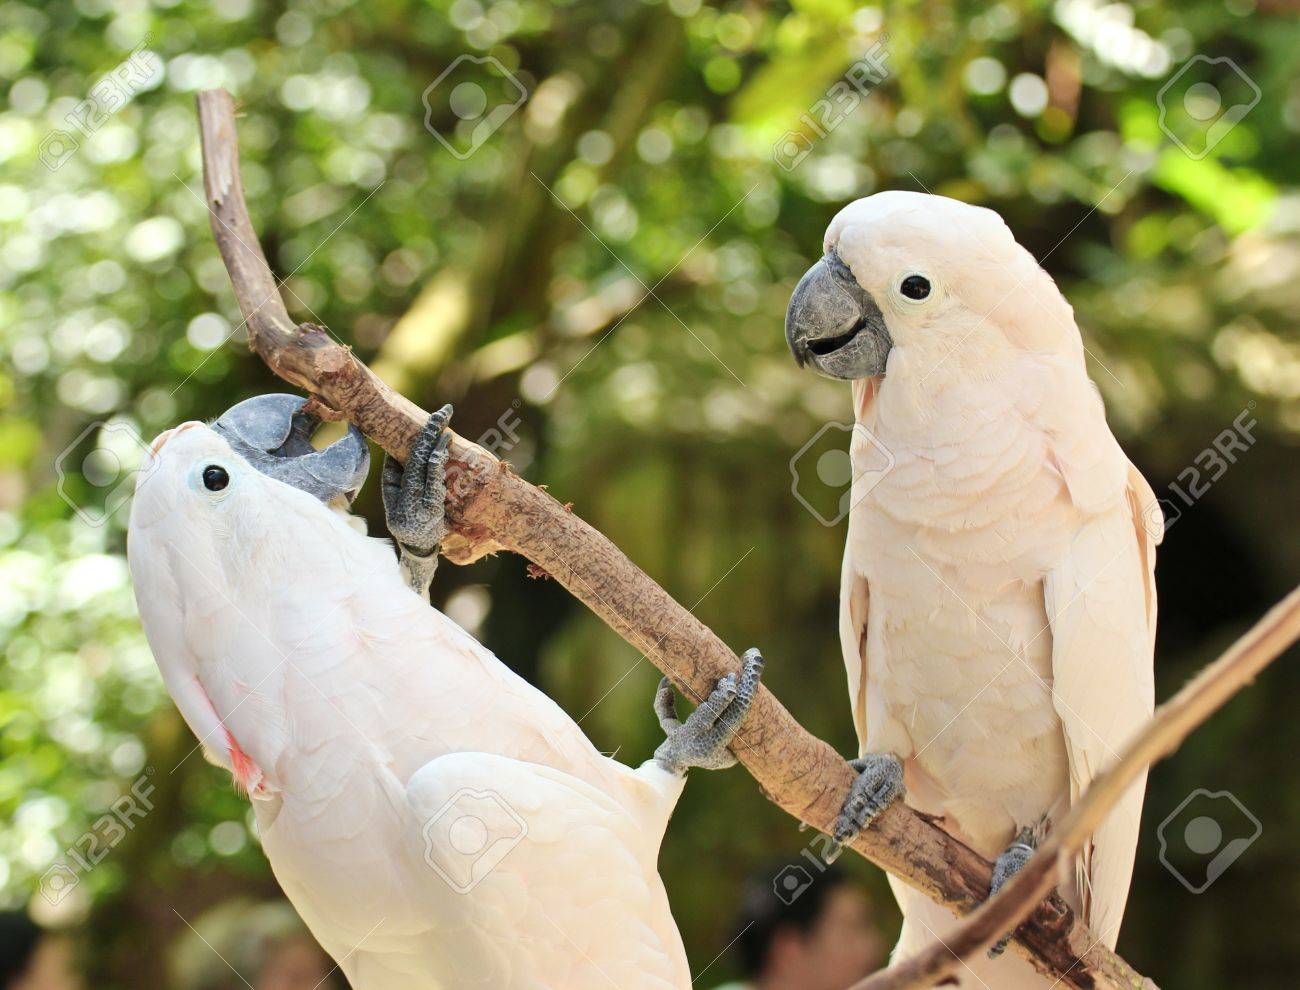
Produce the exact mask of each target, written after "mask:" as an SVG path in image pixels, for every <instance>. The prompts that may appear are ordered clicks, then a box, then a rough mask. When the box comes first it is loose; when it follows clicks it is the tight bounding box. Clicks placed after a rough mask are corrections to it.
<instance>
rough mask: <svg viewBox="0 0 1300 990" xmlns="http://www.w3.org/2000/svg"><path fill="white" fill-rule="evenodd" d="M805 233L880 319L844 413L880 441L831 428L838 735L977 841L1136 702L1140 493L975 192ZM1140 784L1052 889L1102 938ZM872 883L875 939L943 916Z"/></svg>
mask: <svg viewBox="0 0 1300 990" xmlns="http://www.w3.org/2000/svg"><path fill="white" fill-rule="evenodd" d="M826 242H827V249H828V250H829V249H835V250H837V251H838V253H839V255H840V257H841V258H842V259H843V260H844V261H845V263H846V264H848V265H849V267H850V269H851V270H852V271H853V273H854V277H855V278H856V279H857V280H858V281H859V282H860V283H861V284H862V285H863V287H864V288H865V289H867V290H868V291H869V292H870V293H871V294H872V296H873V298H875V299H876V300H877V302H878V303H879V305H880V306H881V309H882V311H883V312H884V314H885V319H886V322H887V324H888V326H889V329H890V332H891V335H892V338H893V348H892V350H891V352H890V354H889V359H888V364H887V367H886V373H885V375H884V377H883V379H872V380H867V381H859V382H854V383H853V393H854V409H855V415H856V418H857V421H858V423H859V424H860V425H861V426H862V427H865V428H866V429H867V430H869V431H871V434H872V435H873V436H874V437H875V438H876V441H877V442H879V443H883V444H884V446H885V447H886V448H888V449H889V451H890V453H891V454H892V456H893V458H894V465H893V467H892V469H891V470H890V471H888V472H887V473H885V474H884V475H883V477H882V476H880V475H878V474H876V473H873V472H872V471H871V470H870V467H871V465H872V461H871V460H870V458H875V459H877V460H878V457H879V455H878V454H875V453H874V452H873V451H871V450H870V444H868V443H866V442H865V441H862V440H860V439H859V438H855V441H854V450H853V457H854V461H855V465H860V469H859V470H855V476H857V479H858V480H855V483H854V484H855V489H854V491H853V493H852V503H853V508H852V510H851V512H850V516H849V535H848V546H847V549H846V558H845V566H844V574H843V579H842V584H841V615H840V637H841V642H842V645H843V648H844V656H845V663H846V666H847V668H848V680H849V689H850V696H851V701H852V706H853V713H854V721H855V725H856V726H857V729H858V735H859V742H860V747H861V751H862V752H863V753H867V752H871V753H882V752H888V753H894V754H896V755H898V756H899V757H900V758H901V759H903V761H904V771H905V778H906V783H907V787H908V798H907V799H908V801H909V803H911V804H913V805H914V806H915V807H918V808H920V809H921V810H924V811H927V812H930V813H932V814H936V815H942V816H943V817H944V826H945V827H946V828H948V829H949V830H950V831H952V832H953V833H954V834H957V835H958V836H960V837H961V838H963V839H964V840H965V841H967V842H970V843H971V844H972V845H973V846H974V847H975V848H976V849H978V850H979V851H980V852H981V853H982V854H984V855H985V856H987V857H989V858H992V857H994V856H996V855H997V854H998V853H1000V852H1001V851H1002V850H1003V849H1004V848H1005V847H1006V845H1007V844H1008V843H1009V842H1010V841H1011V839H1012V838H1013V837H1014V835H1015V833H1016V831H1017V830H1018V829H1019V828H1021V827H1024V826H1034V825H1037V824H1038V823H1039V822H1040V821H1045V822H1046V824H1047V827H1050V823H1051V821H1053V820H1055V819H1057V818H1059V816H1060V815H1061V814H1063V813H1064V812H1065V810H1067V809H1068V807H1069V805H1070V804H1071V803H1072V802H1073V801H1076V800H1077V799H1078V796H1079V794H1080V793H1082V791H1083V790H1084V789H1085V788H1086V787H1087V785H1088V783H1089V781H1091V780H1092V778H1093V777H1094V776H1095V775H1096V773H1097V772H1098V771H1099V770H1100V769H1101V768H1102V767H1103V766H1104V765H1105V764H1106V763H1107V762H1108V761H1109V760H1111V759H1113V754H1114V753H1115V752H1116V751H1118V750H1119V749H1120V748H1121V747H1122V746H1123V744H1124V742H1125V741H1126V740H1127V739H1128V737H1129V736H1130V734H1131V733H1132V732H1133V731H1134V730H1135V729H1136V728H1137V727H1139V726H1140V725H1141V723H1142V722H1143V721H1144V720H1145V719H1146V718H1147V717H1149V715H1150V713H1151V711H1152V707H1153V687H1152V685H1153V676H1152V654H1153V649H1154V634H1155V589H1154V583H1153V577H1152V569H1153V567H1154V561H1155V550H1154V544H1155V542H1157V541H1158V535H1159V534H1155V535H1154V537H1153V535H1152V534H1149V533H1148V532H1147V531H1146V530H1145V529H1144V528H1143V526H1142V519H1143V514H1144V513H1146V512H1148V510H1149V509H1150V506H1151V504H1152V502H1153V501H1154V499H1153V497H1152V495H1151V492H1150V489H1149V488H1147V486H1146V483H1145V482H1144V481H1143V480H1142V479H1141V476H1140V475H1138V473H1137V471H1136V470H1135V469H1134V468H1133V467H1132V466H1131V465H1130V464H1129V463H1128V461H1127V459H1126V458H1125V457H1124V454H1123V452H1122V451H1121V450H1120V448H1119V446H1118V444H1117V443H1116V442H1115V439H1114V437H1113V436H1112V435H1111V433H1110V430H1109V428H1108V427H1107V425H1106V421H1105V414H1104V410H1103V408H1102V404H1101V400H1100V397H1099V396H1098V394H1097V392H1096V389H1095V387H1094V386H1093V384H1092V383H1091V382H1090V381H1089V380H1088V377H1087V373H1086V369H1085V366H1084V360H1083V353H1084V352H1083V348H1082V341H1081V338H1080V336H1079V332H1078V329H1077V327H1076V326H1075V324H1074V319H1073V314H1072V312H1071V310H1070V307H1069V305H1068V304H1067V303H1066V302H1065V300H1064V299H1063V298H1062V297H1061V295H1060V293H1059V292H1058V291H1057V289H1056V287H1055V285H1054V284H1053V283H1052V281H1051V279H1050V278H1049V277H1048V276H1047V275H1046V273H1044V272H1043V271H1042V270H1041V269H1040V268H1039V267H1038V266H1037V264H1036V263H1035V262H1034V260H1033V258H1032V257H1031V256H1030V255H1029V254H1028V252H1026V251H1024V250H1023V249H1022V248H1021V247H1020V246H1019V245H1017V244H1016V243H1015V241H1014V239H1013V238H1012V236H1011V233H1010V231H1009V230H1007V228H1006V225H1005V224H1003V223H1002V221H1001V219H1000V218H999V217H997V215H996V214H994V213H992V212H991V211H988V210H984V209H980V208H976V207H970V206H967V205H965V204H962V203H957V202H955V201H953V200H947V199H943V198H942V197H936V196H923V195H919V194H911V193H883V194H880V195H877V196H873V197H870V198H868V199H866V200H860V201H858V202H857V203H854V204H852V205H850V206H848V207H846V208H845V209H844V210H842V211H841V212H840V214H839V215H838V216H837V217H836V218H835V220H834V221H833V222H832V224H831V227H830V229H829V230H828V232H827V238H826ZM909 271H924V272H926V273H927V274H928V275H929V276H930V277H931V279H932V281H933V283H934V285H935V290H934V292H933V296H932V298H930V299H927V300H926V302H925V303H924V304H922V305H919V306H918V305H915V304H913V303H911V302H909V301H906V300H901V299H900V298H899V297H898V295H897V293H896V292H895V291H894V289H895V287H896V286H897V284H898V280H899V277H900V274H905V273H907V272H909ZM868 481H869V482H870V483H871V484H870V486H868V484H866V482H868ZM1142 791H1143V785H1142V784H1135V785H1134V787H1133V789H1132V791H1131V792H1130V793H1129V794H1128V795H1127V796H1126V797H1125V799H1124V800H1123V801H1122V802H1121V804H1120V805H1119V806H1118V807H1117V808H1116V809H1115V811H1114V812H1113V813H1112V814H1111V815H1110V816H1109V817H1108V818H1107V819H1106V821H1105V822H1104V823H1103V825H1102V826H1101V828H1100V829H1099V830H1098V831H1097V833H1096V835H1095V836H1094V837H1093V840H1092V843H1091V844H1090V846H1089V848H1088V850H1087V851H1086V853H1085V855H1084V856H1083V857H1081V858H1080V860H1079V864H1078V869H1077V871H1076V875H1075V876H1074V877H1073V878H1071V880H1070V882H1068V883H1066V884H1064V886H1063V888H1062V893H1063V894H1064V895H1065V896H1066V897H1067V898H1068V899H1071V900H1073V901H1074V902H1075V905H1076V907H1078V908H1079V909H1081V910H1082V911H1083V912H1084V917H1085V920H1086V921H1087V922H1088V923H1089V924H1090V925H1091V926H1092V928H1093V930H1094V932H1095V933H1096V934H1097V935H1098V936H1100V937H1101V938H1102V939H1103V940H1104V941H1105V942H1106V943H1107V944H1109V945H1112V946H1113V945H1114V942H1115V938H1116V937H1117V935H1118V931H1119V923H1120V920H1121V918H1122V915H1123V910H1124V904H1125V900H1126V898H1127V894H1128V887H1129V878H1130V874H1131V872H1132V866H1133V858H1134V850H1135V847H1136V843H1137V834H1138V819H1139V817H1140V813H1141V805H1142ZM895 890H896V893H898V895H899V902H900V905H901V906H902V908H903V911H904V917H905V922H904V930H903V935H902V937H901V939H900V943H899V946H898V949H897V950H896V953H897V954H900V955H907V954H910V953H911V952H914V951H916V950H918V949H919V948H921V947H922V946H925V945H928V944H930V943H932V942H933V940H934V939H935V937H937V936H941V935H942V934H943V931H944V930H946V928H947V927H948V926H950V925H951V924H952V923H953V919H952V916H951V915H950V914H949V913H948V912H947V911H946V910H945V909H942V908H938V907H936V906H934V905H933V904H931V903H930V902H928V901H926V900H925V899H924V898H923V897H921V896H920V895H917V894H916V893H915V892H910V891H903V890H902V889H901V886H900V885H895ZM973 966H974V968H975V971H976V973H977V974H978V977H979V979H980V980H983V981H985V982H986V985H988V986H997V987H999V988H1000V990H1001V988H1018V987H1026V988H1030V987H1037V988H1039V990H1042V988H1045V987H1046V986H1048V984H1049V983H1050V981H1042V980H1041V978H1040V977H1038V976H1037V975H1036V974H1034V973H1033V971H1032V970H1030V969H1029V968H1028V967H1027V966H1025V964H1024V963H1023V962H1021V961H1020V960H1017V959H1014V958H1010V957H1003V958H1001V959H999V960H995V961H990V960H982V959H981V960H979V961H978V962H976V963H973ZM960 979H962V981H963V982H962V984H961V985H963V986H966V985H967V984H968V983H970V985H972V986H978V985H979V983H978V982H977V981H973V980H971V979H970V973H969V972H966V973H963V974H962V975H961V977H960Z"/></svg>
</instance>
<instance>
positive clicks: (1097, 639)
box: [1044, 376, 1160, 948]
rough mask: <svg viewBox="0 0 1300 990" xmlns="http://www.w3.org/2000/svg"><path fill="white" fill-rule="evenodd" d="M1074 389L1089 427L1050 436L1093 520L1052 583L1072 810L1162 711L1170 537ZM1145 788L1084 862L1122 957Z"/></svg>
mask: <svg viewBox="0 0 1300 990" xmlns="http://www.w3.org/2000/svg"><path fill="white" fill-rule="evenodd" d="M1072 377H1073V376H1072ZM1080 377H1081V376H1080ZM1078 380H1079V379H1078V378H1077V377H1075V378H1073V381H1074V382H1078ZM1084 382H1086V379H1085V380H1084ZM1057 385H1058V386H1059V387H1061V388H1063V389H1064V388H1070V387H1072V383H1071V384H1066V383H1062V382H1060V381H1058V382H1057ZM1074 387H1076V388H1078V395H1079V403H1078V417H1077V419H1076V420H1075V421H1074V422H1073V423H1072V424H1070V425H1069V426H1064V425H1063V428H1062V430H1061V431H1060V432H1059V433H1052V434H1050V435H1049V449H1050V452H1051V456H1052V458H1053V461H1054V463H1055V464H1056V465H1057V467H1058V468H1059V469H1060V470H1061V473H1062V476H1063V478H1064V480H1065V485H1066V489H1067V492H1068V495H1069V498H1070V501H1071V502H1072V503H1073V504H1074V506H1075V508H1076V509H1078V510H1079V512H1080V513H1081V516H1082V518H1083V522H1082V524H1081V525H1080V527H1079V528H1078V530H1077V531H1076V532H1075V534H1074V538H1073V540H1072V542H1071V544H1070V546H1069V548H1068V550H1067V552H1066V553H1065V554H1064V556H1063V557H1062V559H1061V560H1060V562H1059V563H1057V565H1056V566H1055V567H1054V568H1053V569H1052V570H1050V571H1049V572H1048V574H1047V576H1046V579H1045V581H1044V599H1045V602H1044V604H1045V607H1046V612H1047V617H1048V622H1049V624H1050V627H1051V634H1052V677H1053V685H1052V700H1053V704H1054V705H1055V708H1056V712H1057V715H1058V716H1059V717H1060V719H1061V723H1062V727H1063V728H1064V731H1065V742H1066V752H1067V755H1068V757H1069V763H1070V801H1071V803H1074V802H1075V801H1077V800H1078V798H1079V795H1080V794H1082V792H1083V791H1084V790H1085V789H1086V788H1087V786H1088V784H1089V783H1090V782H1091V781H1092V779H1093V778H1094V777H1095V776H1096V775H1097V774H1098V773H1099V772H1100V771H1101V770H1102V769H1103V768H1104V767H1105V766H1107V765H1108V764H1110V763H1112V762H1113V761H1114V760H1116V758H1117V754H1118V753H1119V751H1120V750H1121V749H1122V748H1123V746H1124V744H1125V743H1126V742H1127V741H1128V740H1129V738H1130V737H1131V736H1132V735H1133V733H1134V732H1135V731H1136V730H1137V729H1138V728H1140V727H1141V725H1142V724H1143V723H1144V722H1145V721H1146V720H1147V719H1148V718H1150V716H1151V713H1152V711H1153V710H1154V706H1155V686H1154V678H1155V675H1154V670H1153V660H1152V658H1153V653H1154V649H1155V619H1156V614H1155V613H1156V598H1155V581H1154V566H1155V544H1156V543H1157V542H1158V541H1159V537H1160V533H1159V531H1158V530H1156V531H1153V530H1152V528H1151V527H1150V526H1149V525H1145V523H1146V522H1147V520H1146V519H1145V518H1144V514H1143V510H1146V509H1149V507H1150V506H1151V504H1152V503H1153V502H1154V496H1152V494H1151V490H1150V488H1149V487H1148V486H1147V484H1146V482H1145V481H1144V480H1143V478H1142V476H1141V475H1140V474H1139V473H1138V472H1137V469H1136V468H1134V467H1133V466H1132V465H1131V464H1130V463H1129V462H1128V460H1127V458H1125V457H1124V454H1123V452H1122V451H1121V450H1120V448H1119V445H1118V444H1117V443H1116V442H1115V440H1114V437H1113V436H1112V435H1111V433H1110V431H1109V429H1108V428H1107V427H1106V424H1105V420H1104V413H1102V412H1101V402H1100V398H1099V397H1097V396H1096V394H1095V392H1094V391H1093V390H1092V386H1091V384H1090V383H1087V384H1086V386H1084V387H1079V386H1077V385H1075V386H1074ZM1145 787H1146V775H1145V774H1144V775H1143V776H1142V777H1141V778H1140V779H1139V780H1137V781H1135V782H1134V783H1133V785H1132V786H1131V787H1130V788H1129V790H1128V791H1127V792H1126V794H1125V796H1124V797H1123V798H1122V799H1121V801H1120V802H1119V803H1118V804H1117V805H1116V806H1115V808H1114V809H1113V810H1112V811H1111V813H1110V814H1109V815H1108V816H1107V818H1106V820H1105V821H1104V822H1103V823H1102V824H1101V826H1100V827H1099V828H1098V829H1097V831H1096V832H1095V833H1094V834H1093V836H1092V839H1091V841H1090V842H1089V844H1088V845H1087V846H1085V847H1084V850H1083V854H1082V855H1081V857H1080V859H1079V861H1078V864H1077V883H1078V888H1079V898H1080V902H1081V906H1082V909H1083V912H1084V917H1085V918H1086V919H1087V921H1088V924H1089V926H1090V927H1091V928H1092V930H1093V931H1094V932H1095V933H1096V934H1097V936H1098V937H1099V938H1101V939H1102V941H1103V942H1105V943H1106V944H1107V945H1109V946H1111V947H1112V948H1113V947H1114V944H1115V940H1116V938H1117V937H1118V934H1119V925H1120V921H1121V920H1122V918H1123V914H1124V904H1125V902H1126V900H1127V898H1128V889H1129V882H1130V880H1131V877H1132V872H1133V859H1134V855H1135V852H1136V849H1137V839H1138V831H1139V828H1140V825H1141V816H1142V798H1143V792H1144V790H1145Z"/></svg>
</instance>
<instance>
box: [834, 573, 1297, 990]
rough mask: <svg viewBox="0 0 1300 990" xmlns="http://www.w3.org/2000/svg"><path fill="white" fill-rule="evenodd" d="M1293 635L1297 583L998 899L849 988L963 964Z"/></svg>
mask: <svg viewBox="0 0 1300 990" xmlns="http://www.w3.org/2000/svg"><path fill="white" fill-rule="evenodd" d="M1298 638H1300V588H1296V589H1295V590H1294V591H1292V592H1291V594H1289V595H1287V596H1286V598H1284V599H1282V601H1280V602H1279V603H1278V604H1277V605H1275V606H1273V608H1272V609H1270V610H1269V612H1268V614H1267V615H1265V616H1264V617H1263V618H1262V619H1260V620H1259V622H1258V623H1256V624H1255V626H1254V627H1253V628H1251V630H1250V631H1249V632H1247V633H1246V634H1245V635H1244V636H1242V637H1241V639H1239V640H1237V642H1236V643H1234V644H1233V645H1232V647H1231V648H1230V649H1229V650H1228V651H1227V652H1226V653H1224V654H1223V656H1221V657H1219V659H1218V660H1216V661H1214V663H1212V664H1210V665H1209V666H1208V667H1206V668H1205V669H1204V670H1202V671H1201V672H1200V673H1199V674H1198V675H1197V676H1196V677H1195V678H1193V679H1192V680H1191V681H1189V682H1188V683H1187V684H1186V686H1184V687H1183V689H1182V690H1181V691H1179V692H1178V693H1177V694H1176V695H1174V696H1173V697H1172V698H1170V699H1169V700H1168V701H1167V702H1165V703H1164V704H1163V705H1161V706H1160V709H1159V711H1157V712H1156V714H1155V716H1154V717H1153V718H1152V719H1151V721H1150V722H1148V723H1147V724H1146V727H1145V728H1144V729H1143V730H1142V731H1141V732H1140V733H1138V735H1137V736H1136V737H1135V738H1134V739H1133V740H1132V741H1131V742H1130V743H1129V744H1128V745H1127V746H1125V747H1124V750H1123V753H1122V755H1121V756H1120V759H1119V762H1118V763H1116V764H1115V765H1114V766H1113V767H1111V768H1110V769H1109V770H1106V771H1105V772H1104V773H1102V774H1101V775H1099V776H1098V777H1097V778H1096V779H1095V780H1094V781H1093V782H1092V785H1091V786H1090V787H1089V788H1088V790H1087V792H1086V793H1085V794H1084V795H1083V799H1082V800H1081V801H1080V802H1079V803H1078V804H1077V805H1075V806H1074V807H1073V808H1072V809H1070V813H1069V814H1068V815H1066V816H1065V818H1064V819H1062V820H1061V822H1060V823H1059V824H1058V825H1057V826H1056V827H1055V829H1054V830H1053V832H1052V834H1051V836H1050V837H1049V838H1048V840H1047V841H1046V842H1045V843H1043V845H1042V846H1041V847H1039V849H1038V850H1037V851H1036V852H1035V853H1034V855H1033V856H1032V857H1031V858H1030V860H1029V862H1028V863H1026V864H1025V866H1024V868H1023V869H1022V870H1021V871H1020V872H1019V873H1018V874H1016V876H1015V877H1014V878H1013V879H1012V880H1011V882H1010V883H1008V884H1007V885H1006V886H1005V887H1003V888H1002V890H1001V891H999V892H998V896H997V897H995V898H993V899H991V900H989V901H988V902H986V903H985V904H984V905H982V906H981V907H980V908H978V909H977V910H976V911H974V912H972V913H971V914H970V915H968V916H967V917H966V918H965V919H963V921H962V924H961V926H960V927H959V928H957V929H956V930H954V931H953V932H951V933H950V934H949V935H948V936H947V937H946V938H945V939H944V940H943V941H942V942H936V943H935V944H934V945H932V946H930V948H928V949H927V950H926V951H924V952H922V953H919V954H918V955H915V956H913V957H912V958H910V959H907V960H904V961H903V962H901V963H899V964H898V965H897V966H891V967H890V968H889V969H886V970H882V971H881V972H879V973H876V974H875V975H874V976H871V977H868V978H867V979H865V980H863V981H862V982H860V983H856V984H854V985H853V986H852V987H850V988H849V990H921V988H924V987H932V986H935V985H936V984H937V983H938V982H939V981H940V980H942V979H943V978H944V977H946V976H948V975H950V974H952V973H955V972H957V971H958V969H960V968H961V966H962V961H963V960H965V959H969V958H971V957H972V956H973V955H975V954H976V953H977V952H979V951H981V950H982V949H985V948H987V947H988V946H989V945H991V944H992V943H993V942H995V941H996V940H997V939H998V938H999V937H1000V936H1001V935H1002V934H1003V933H1004V932H1008V931H1010V930H1011V928H1012V926H1014V925H1016V924H1018V923H1019V922H1020V921H1021V919H1023V918H1024V917H1025V916H1026V915H1027V914H1029V912H1030V909H1031V908H1033V906H1034V905H1035V904H1037V903H1038V902H1039V901H1040V900H1041V899H1042V898H1043V895H1044V894H1046V893H1047V892H1048V891H1049V890H1050V889H1051V887H1052V884H1053V883H1054V882H1055V880H1056V877H1057V876H1058V875H1059V873H1060V868H1061V866H1062V864H1066V863H1069V862H1071V861H1072V859H1073V857H1074V856H1075V854H1076V853H1078V851H1079V850H1080V849H1081V848H1082V847H1083V844H1084V842H1085V841H1087V838H1088V836H1090V835H1091V834H1092V833H1093V831H1094V830H1095V829H1096V828H1097V826H1098V825H1100V824H1101V821H1102V819H1103V818H1105V817H1106V814H1107V812H1109V811H1110V809H1111V808H1113V807H1114V806H1115V803H1116V802H1117V801H1118V800H1119V799H1120V798H1121V797H1122V796H1123V795H1124V791H1125V790H1127V788H1128V786H1129V785H1130V784H1131V783H1133V781H1134V780H1135V779H1136V778H1137V777H1138V775H1139V774H1141V773H1142V772H1143V771H1144V770H1146V768H1147V767H1148V766H1150V765H1151V764H1152V763H1155V762H1156V761H1157V760H1161V759H1163V758H1164V757H1166V756H1168V755H1169V754H1170V753H1172V752H1173V751H1174V750H1176V749H1177V748H1178V747H1179V745H1180V744H1181V743H1182V741H1183V740H1184V739H1186V738H1187V735H1188V733H1190V732H1191V731H1192V730H1193V729H1195V728H1196V727H1197V726H1198V725H1200V724H1201V723H1202V722H1204V721H1205V720H1206V719H1207V718H1209V717H1210V716H1211V715H1212V714H1214V713H1215V712H1216V711H1218V710H1219V709H1220V708H1221V707H1223V705H1224V704H1225V703H1226V702H1227V701H1228V699H1229V698H1231V697H1232V696H1233V695H1235V694H1236V693H1237V692H1238V691H1240V690H1241V689H1242V688H1243V687H1245V686H1246V685H1247V684H1249V683H1250V682H1251V681H1253V680H1254V679H1255V676H1256V675H1257V674H1258V673H1259V672H1260V671H1261V670H1263V669H1264V668H1265V667H1267V666H1268V665H1269V664H1270V663H1272V662H1273V661H1274V660H1275V659H1277V657H1278V656H1279V655H1280V654H1281V653H1282V651H1283V650H1285V649H1286V648H1287V647H1289V646H1290V645H1291V644H1292V643H1294V642H1295V641H1296V640H1297V639H1298Z"/></svg>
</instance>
